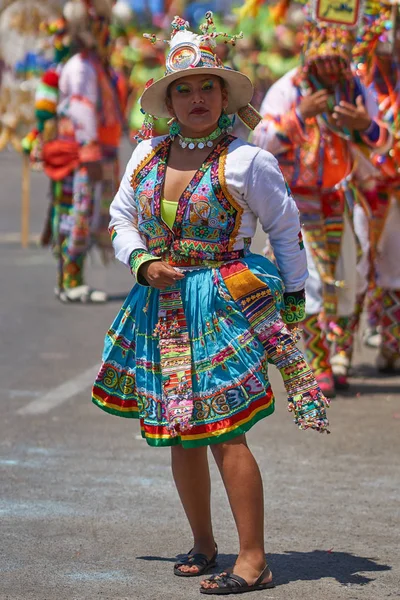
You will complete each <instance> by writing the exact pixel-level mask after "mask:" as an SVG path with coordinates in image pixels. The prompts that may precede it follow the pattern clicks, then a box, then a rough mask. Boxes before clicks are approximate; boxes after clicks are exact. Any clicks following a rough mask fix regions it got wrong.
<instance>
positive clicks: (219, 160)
mask: <svg viewBox="0 0 400 600" xmlns="http://www.w3.org/2000/svg"><path fill="white" fill-rule="evenodd" d="M233 139H234V138H233V137H231V136H227V137H226V138H224V140H222V142H220V143H219V144H218V145H217V146H216V148H215V149H214V150H213V151H212V152H211V153H210V155H209V156H208V158H207V159H206V161H205V162H204V163H203V165H202V166H201V167H200V169H199V170H198V171H197V172H196V173H195V175H194V176H193V178H192V180H191V182H190V183H189V185H188V186H187V188H186V189H185V190H184V192H183V193H182V195H181V198H180V199H179V202H178V208H177V212H176V217H175V222H174V226H173V228H172V230H171V229H170V228H169V227H168V226H167V225H166V224H165V223H164V222H163V221H162V218H161V196H162V188H163V184H164V179H165V171H166V168H167V160H168V154H169V149H170V143H171V142H170V140H169V141H165V142H163V143H161V144H159V146H158V147H157V148H156V150H155V151H154V152H152V153H151V155H150V156H149V157H147V158H146V160H145V161H142V167H141V170H140V171H139V172H138V171H137V170H136V171H135V173H134V175H133V176H132V178H131V185H132V187H133V189H134V190H135V200H136V203H137V212H138V215H139V219H138V228H139V231H140V233H142V235H143V236H144V237H145V238H146V241H147V247H148V250H149V252H150V253H151V254H154V255H156V256H163V258H164V259H166V260H168V262H170V263H171V264H182V263H184V262H187V261H188V259H193V260H195V261H196V260H197V261H199V262H200V263H201V261H215V262H216V263H218V262H224V261H226V260H229V259H235V258H241V257H242V256H244V255H245V253H246V252H247V251H248V247H249V242H248V241H247V240H244V241H243V246H244V247H243V250H235V251H233V250H232V248H233V247H234V244H235V242H236V238H237V232H238V231H239V228H240V223H241V215H242V213H243V209H242V208H241V207H240V205H239V204H238V203H237V202H236V201H235V199H234V198H233V197H232V196H231V195H230V193H229V191H228V189H227V186H226V183H225V164H226V156H227V153H228V147H229V144H230V143H231V142H232V140H233ZM167 256H168V258H167Z"/></svg>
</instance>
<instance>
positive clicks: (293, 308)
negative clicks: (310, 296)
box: [282, 290, 306, 323]
mask: <svg viewBox="0 0 400 600" xmlns="http://www.w3.org/2000/svg"><path fill="white" fill-rule="evenodd" d="M284 299H285V310H284V311H283V315H282V316H283V320H284V322H285V323H299V322H300V321H303V320H304V319H305V316H306V297H305V292H304V290H301V291H299V292H287V293H285V294H284Z"/></svg>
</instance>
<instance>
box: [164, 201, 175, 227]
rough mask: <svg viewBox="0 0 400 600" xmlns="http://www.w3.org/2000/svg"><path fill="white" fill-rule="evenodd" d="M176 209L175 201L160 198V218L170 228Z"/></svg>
mask: <svg viewBox="0 0 400 600" xmlns="http://www.w3.org/2000/svg"><path fill="white" fill-rule="evenodd" d="M177 210H178V203H177V202H176V201H173V200H166V199H165V198H161V218H162V220H163V221H164V223H166V224H167V225H168V227H169V228H170V229H172V228H173V226H174V223H175V217H176V211H177Z"/></svg>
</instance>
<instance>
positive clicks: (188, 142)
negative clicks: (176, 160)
mask: <svg viewBox="0 0 400 600" xmlns="http://www.w3.org/2000/svg"><path fill="white" fill-rule="evenodd" d="M221 134H222V129H221V128H220V127H217V129H214V131H213V132H212V133H210V135H207V136H206V137H202V138H187V137H183V135H181V134H180V133H178V138H179V145H180V146H181V147H182V148H189V150H194V149H195V148H199V150H203V148H205V147H206V146H207V147H208V148H212V147H213V146H214V141H215V140H216V139H217V138H219V136H220V135H221Z"/></svg>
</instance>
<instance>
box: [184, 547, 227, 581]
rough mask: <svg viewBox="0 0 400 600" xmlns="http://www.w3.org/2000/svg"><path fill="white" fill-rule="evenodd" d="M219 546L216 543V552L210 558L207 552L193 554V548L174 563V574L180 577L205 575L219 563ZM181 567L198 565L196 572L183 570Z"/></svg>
mask: <svg viewBox="0 0 400 600" xmlns="http://www.w3.org/2000/svg"><path fill="white" fill-rule="evenodd" d="M217 556H218V547H217V545H215V552H214V554H213V556H212V557H211V558H210V559H208V558H207V556H206V555H205V554H200V553H199V554H192V550H191V551H190V552H189V554H187V555H186V556H185V558H183V559H182V560H180V561H179V562H177V563H176V564H175V565H174V575H177V576H178V577H198V576H199V575H204V574H205V573H208V571H209V570H210V569H212V568H214V567H215V566H216V564H217ZM180 567H197V569H198V570H197V571H196V572H190V571H188V572H186V571H181V570H180Z"/></svg>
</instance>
